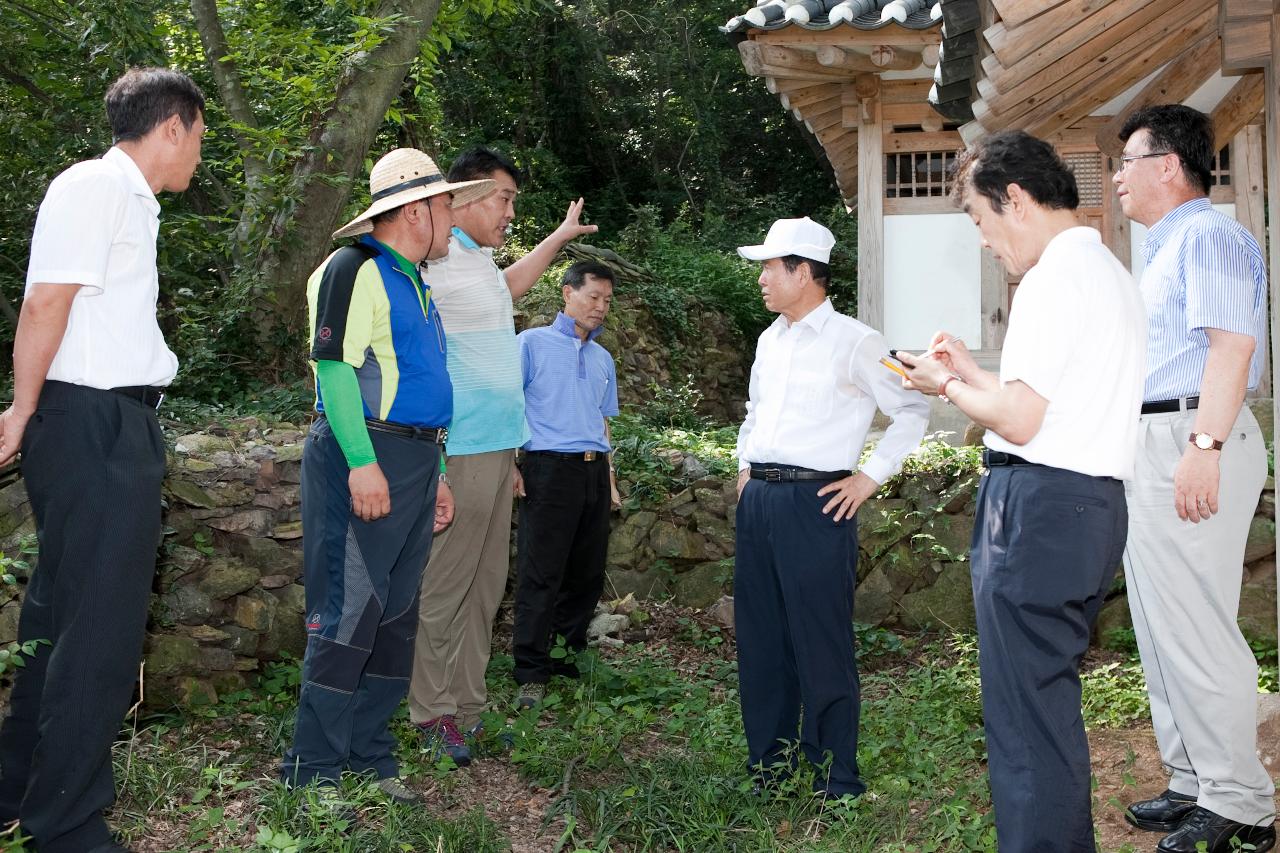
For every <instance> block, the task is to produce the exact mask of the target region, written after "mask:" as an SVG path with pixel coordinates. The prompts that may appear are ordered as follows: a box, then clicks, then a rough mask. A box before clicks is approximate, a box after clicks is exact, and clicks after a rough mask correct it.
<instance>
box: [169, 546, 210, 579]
mask: <svg viewBox="0 0 1280 853" xmlns="http://www.w3.org/2000/svg"><path fill="white" fill-rule="evenodd" d="M206 559H207V558H206V557H205V555H204V554H201V553H200V552H199V551H197V550H196V549H195V548H188V547H187V546H186V545H174V546H173V547H172V548H170V549H169V554H168V556H166V557H165V558H164V561H163V563H162V564H161V565H163V566H165V567H166V568H167V569H169V570H170V571H172V573H173V574H174V576H175V577H181V576H183V575H186V574H188V573H190V572H193V571H195V570H196V569H198V568H200V567H201V566H203V565H204V564H205V561H206Z"/></svg>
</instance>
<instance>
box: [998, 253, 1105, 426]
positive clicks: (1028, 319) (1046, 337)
mask: <svg viewBox="0 0 1280 853" xmlns="http://www.w3.org/2000/svg"><path fill="white" fill-rule="evenodd" d="M1030 275H1031V274H1030V273H1029V274H1028V277H1029V276H1030ZM1027 284H1028V281H1027V279H1026V278H1024V279H1023V283H1022V285H1021V286H1019V287H1018V293H1017V295H1016V296H1015V298H1014V303H1013V310H1012V311H1010V312H1009V330H1008V332H1006V333H1005V338H1004V346H1003V348H1002V349H1001V352H1000V382H1001V384H1002V385H1003V384H1006V383H1009V382H1022V383H1023V384H1024V385H1026V386H1028V387H1029V388H1030V389H1031V390H1032V391H1035V392H1036V393H1037V394H1039V395H1040V396H1041V397H1043V398H1044V399H1046V400H1048V401H1050V402H1052V401H1053V400H1054V399H1055V398H1056V397H1057V396H1058V389H1059V386H1060V385H1061V383H1062V378H1063V376H1064V375H1065V374H1066V369H1067V365H1068V364H1069V363H1070V362H1071V358H1072V352H1073V345H1074V343H1075V342H1076V341H1077V340H1079V336H1078V335H1077V328H1078V325H1079V324H1078V323H1077V321H1076V318H1077V317H1078V316H1079V313H1080V311H1082V310H1085V309H1086V306H1084V305H1081V304H1080V301H1081V300H1080V298H1079V294H1078V293H1076V292H1075V291H1074V290H1073V289H1072V288H1070V287H1069V286H1067V285H1068V282H1066V281H1065V280H1064V281H1047V280H1043V279H1041V280H1036V281H1033V282H1031V285H1032V286H1031V287H1027Z"/></svg>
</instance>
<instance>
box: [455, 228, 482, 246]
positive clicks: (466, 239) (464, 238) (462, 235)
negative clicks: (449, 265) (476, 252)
mask: <svg viewBox="0 0 1280 853" xmlns="http://www.w3.org/2000/svg"><path fill="white" fill-rule="evenodd" d="M453 236H454V237H456V238H457V240H458V242H459V243H461V244H462V245H463V247H464V248H467V249H479V248H480V244H479V243H477V242H476V241H475V240H472V239H471V237H470V236H469V235H468V234H467V232H466V231H463V230H462V229H461V228H459V227H458V226H456V225H455V226H453Z"/></svg>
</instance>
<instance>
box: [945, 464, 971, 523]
mask: <svg viewBox="0 0 1280 853" xmlns="http://www.w3.org/2000/svg"><path fill="white" fill-rule="evenodd" d="M978 479H979V478H978V475H976V474H973V475H971V476H968V477H962V478H961V479H959V480H957V481H956V482H955V483H953V484H952V485H951V487H950V488H948V489H947V490H946V491H944V492H943V493H942V495H941V498H940V500H939V503H940V505H941V508H942V511H943V512H945V513H948V514H950V515H956V514H958V513H960V512H962V511H964V508H965V507H967V506H968V505H969V501H971V500H972V499H973V497H974V495H976V494H977V493H978Z"/></svg>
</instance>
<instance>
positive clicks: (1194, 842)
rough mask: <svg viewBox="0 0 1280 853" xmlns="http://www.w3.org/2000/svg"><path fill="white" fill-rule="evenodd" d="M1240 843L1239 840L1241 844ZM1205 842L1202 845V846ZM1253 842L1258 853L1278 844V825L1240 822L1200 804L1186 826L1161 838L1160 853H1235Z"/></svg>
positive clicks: (1184, 822) (1158, 848)
mask: <svg viewBox="0 0 1280 853" xmlns="http://www.w3.org/2000/svg"><path fill="white" fill-rule="evenodd" d="M1237 842H1238V843H1237ZM1201 844H1203V845H1204V846H1203V847H1201V846H1199V845H1201ZM1245 844H1252V845H1253V847H1252V848H1244V849H1246V850H1248V849H1252V850H1253V851H1254V853H1263V851H1266V850H1270V849H1271V848H1272V847H1275V846H1276V828H1275V825H1274V824H1271V823H1268V824H1266V825H1265V826H1250V825H1249V824H1247V823H1236V822H1235V821H1234V820H1228V819H1227V818H1225V817H1223V816H1222V815H1219V814H1214V813H1213V812H1211V811H1209V810H1208V809H1206V808H1201V807H1200V806H1196V810H1195V811H1194V812H1192V813H1191V816H1190V817H1188V818H1187V819H1186V820H1185V821H1183V823H1182V826H1180V827H1178V828H1177V829H1176V830H1174V831H1173V832H1171V833H1169V834H1168V835H1166V836H1165V837H1164V838H1162V839H1160V844H1159V845H1157V847H1156V850H1157V851H1159V853H1197V851H1199V853H1233V851H1236V850H1240V849H1241V847H1242V845H1245Z"/></svg>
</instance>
